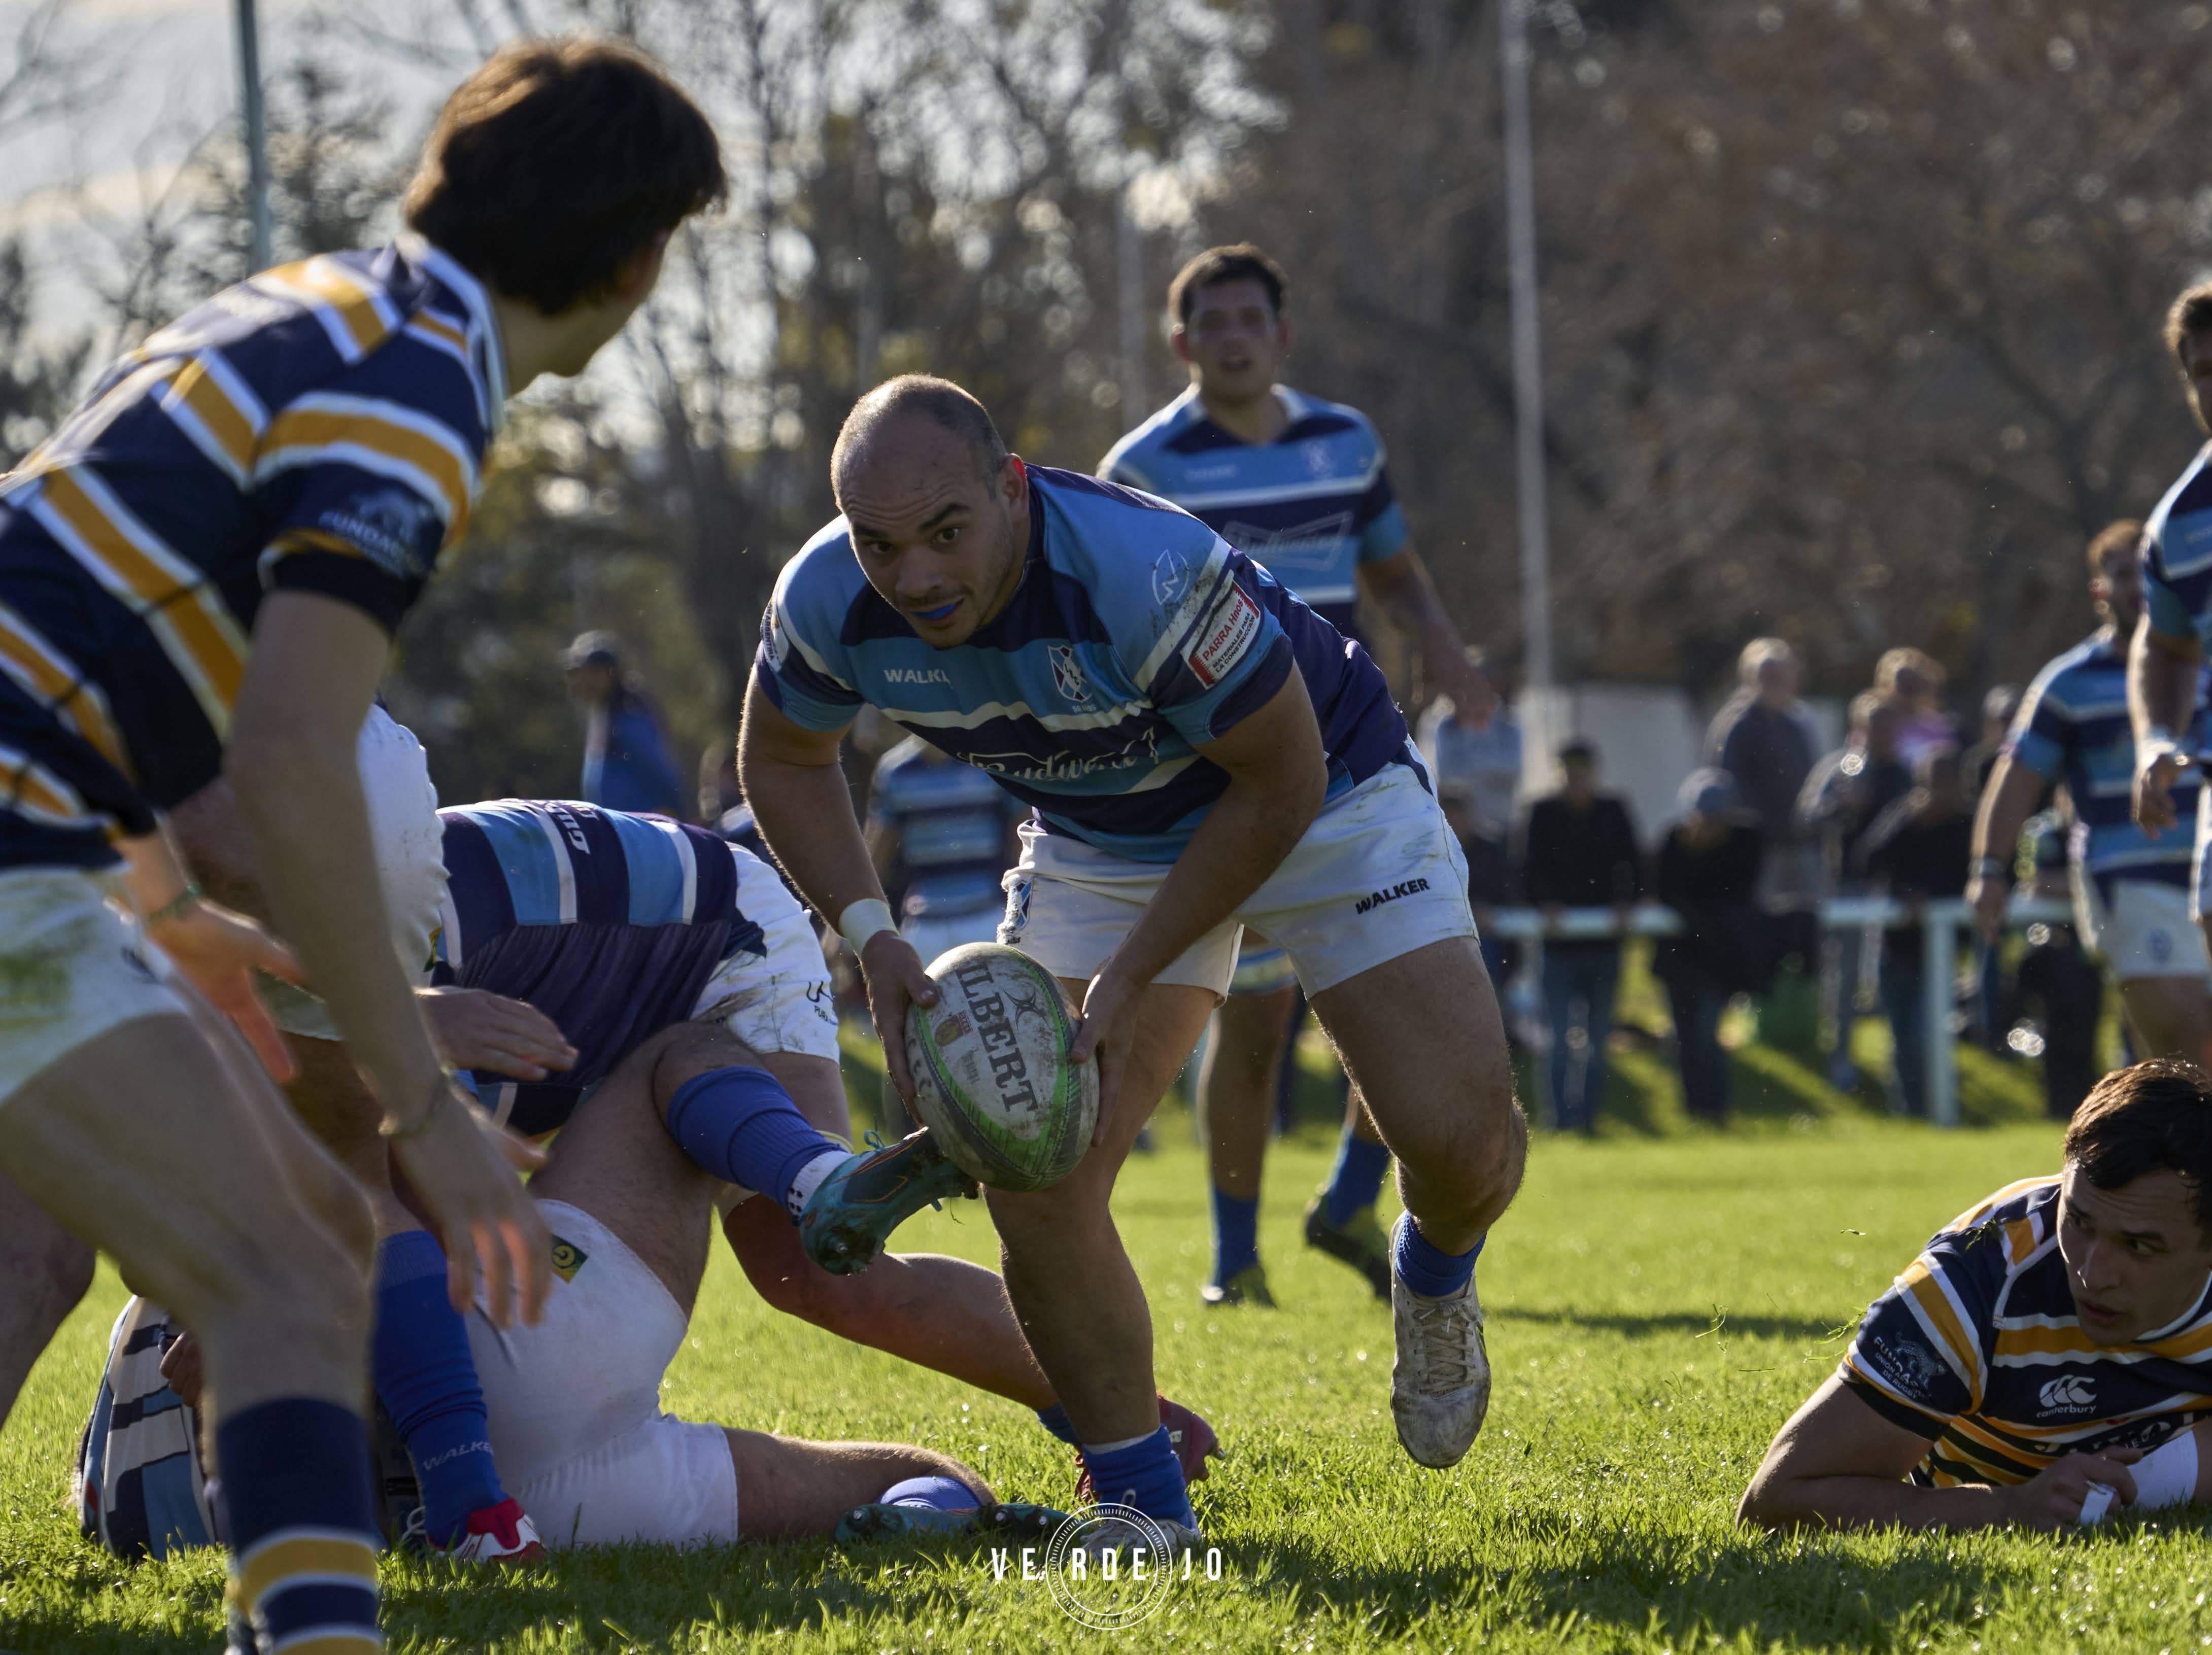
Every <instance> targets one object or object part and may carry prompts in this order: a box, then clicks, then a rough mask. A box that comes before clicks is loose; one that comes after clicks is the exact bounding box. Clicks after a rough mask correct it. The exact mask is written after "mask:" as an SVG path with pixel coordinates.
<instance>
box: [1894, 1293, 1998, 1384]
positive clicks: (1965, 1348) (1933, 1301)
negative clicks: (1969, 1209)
mask: <svg viewBox="0 0 2212 1655" xmlns="http://www.w3.org/2000/svg"><path fill="white" fill-rule="evenodd" d="M1897 1284H1898V1286H1899V1287H1901V1288H1904V1289H1905V1291H1906V1292H1907V1293H1909V1294H1911V1295H1912V1304H1913V1306H1914V1307H1915V1308H1916V1309H1917V1311H1918V1312H1919V1314H1920V1319H1921V1320H1922V1322H1923V1324H1924V1325H1926V1326H1927V1328H1928V1329H1929V1331H1930V1332H1932V1333H1933V1334H1934V1335H1935V1336H1936V1337H1937V1339H1939V1340H1940V1341H1941V1342H1942V1344H1943V1346H1944V1347H1945V1352H1946V1354H1947V1355H1948V1356H1949V1357H1950V1359H1951V1365H1952V1367H1954V1368H1955V1369H1956V1370H1957V1372H1958V1374H1959V1377H1960V1379H1963V1380H1965V1381H1966V1390H1967V1392H1968V1394H1969V1396H1970V1397H1972V1401H1971V1403H1969V1406H1972V1407H1979V1406H1980V1405H1981V1400H1982V1379H1981V1373H1982V1350H1981V1345H1980V1343H1978V1341H1976V1340H1975V1339H1974V1338H1973V1337H1971V1336H1970V1335H1969V1334H1968V1333H1967V1331H1966V1325H1965V1324H1964V1323H1962V1322H1960V1319H1959V1312H1958V1310H1957V1308H1956V1307H1955V1306H1954V1305H1953V1304H1952V1303H1951V1298H1950V1295H1949V1294H1947V1293H1946V1292H1944V1290H1943V1284H1942V1281H1941V1280H1939V1279H1938V1278H1937V1277H1936V1275H1935V1274H1934V1273H1933V1272H1932V1271H1930V1270H1929V1268H1928V1266H1927V1264H1925V1263H1924V1262H1923V1261H1922V1260H1920V1259H1917V1258H1916V1259H1914V1260H1913V1261H1912V1262H1911V1264H1907V1265H1906V1266H1905V1274H1903V1275H1902V1276H1899V1277H1898V1278H1897Z"/></svg>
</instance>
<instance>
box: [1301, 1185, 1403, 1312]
mask: <svg viewBox="0 0 2212 1655" xmlns="http://www.w3.org/2000/svg"><path fill="white" fill-rule="evenodd" d="M1306 1246H1310V1247H1314V1248H1316V1249H1318V1250H1319V1251H1321V1252H1325V1253H1327V1254H1328V1256H1329V1257H1330V1258H1335V1259H1340V1260H1341V1261H1342V1262H1343V1263H1345V1264H1349V1265H1351V1266H1352V1269H1354V1270H1358V1272H1359V1273H1360V1274H1361V1275H1362V1276H1365V1277H1366V1278H1367V1285H1368V1286H1369V1287H1370V1288H1374V1289H1375V1296H1376V1298H1377V1299H1388V1298H1389V1296H1390V1239H1389V1237H1388V1236H1386V1235H1384V1234H1383V1227H1382V1225H1380V1224H1378V1223H1376V1222H1375V1209H1374V1208H1373V1207H1371V1206H1367V1207H1362V1208H1361V1209H1359V1210H1358V1212H1356V1213H1354V1214H1352V1216H1351V1217H1350V1218H1348V1219H1346V1220H1345V1222H1343V1223H1342V1224H1341V1225H1337V1224H1332V1223H1330V1222H1328V1197H1327V1195H1326V1193H1324V1194H1322V1195H1317V1196H1316V1197H1314V1198H1313V1200H1312V1201H1311V1202H1310V1203H1308V1204H1307V1207H1306Z"/></svg>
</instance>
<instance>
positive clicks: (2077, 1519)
mask: <svg viewBox="0 0 2212 1655" xmlns="http://www.w3.org/2000/svg"><path fill="white" fill-rule="evenodd" d="M2141 1458H2142V1450H2140V1449H2136V1448H2107V1449H2106V1450H2105V1451H2104V1452H2102V1453H2096V1454H2068V1455H2066V1456H2065V1457H2064V1458H2062V1459H2058V1460H2056V1461H2054V1462H2053V1463H2052V1464H2049V1465H2046V1466H2045V1467H2044V1468H2043V1470H2040V1471H2039V1472H2037V1473H2036V1475H2035V1476H2034V1477H2033V1479H2031V1480H2030V1481H2028V1482H2023V1483H2021V1484H2020V1485H2019V1486H2018V1487H2017V1488H2008V1489H2007V1490H2006V1491H2005V1505H2006V1508H2007V1515H2008V1517H2009V1518H2010V1519H2011V1520H2012V1521H2013V1522H2015V1523H2017V1524H2019V1525H2021V1527H2023V1528H2029V1529H2049V1530H2051V1531H2057V1532H2063V1531H2066V1530H2069V1529H2078V1528H2080V1527H2081V1502H2082V1501H2083V1500H2087V1498H2088V1497H2089V1485H2090V1484H2091V1483H2093V1482H2101V1483H2103V1484H2104V1485H2105V1486H2106V1488H2110V1489H2112V1491H2113V1494H2112V1501H2113V1504H2114V1505H2115V1506H2132V1505H2134V1504H2135V1503H2136V1480H2135V1478H2134V1476H2132V1475H2131V1474H2130V1472H2129V1470H2128V1467H2129V1466H2130V1465H2132V1464H2135V1463H2136V1461H2137V1460H2139V1459H2141Z"/></svg>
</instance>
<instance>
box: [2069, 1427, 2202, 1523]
mask: <svg viewBox="0 0 2212 1655" xmlns="http://www.w3.org/2000/svg"><path fill="white" fill-rule="evenodd" d="M2128 1470H2129V1474H2130V1476H2133V1477H2134V1478H2135V1481H2136V1503H2135V1504H2134V1505H2133V1506H2130V1507H2129V1509H2130V1511H2137V1512H2152V1511H2156V1510H2158V1509H2159V1508H2160V1506H2185V1505H2187V1504H2188V1503H2189V1502H2190V1501H2191V1500H2194V1499H2196V1498H2197V1434H2196V1432H2194V1431H2184V1432H2183V1433H2181V1434H2180V1435H2179V1436H2177V1437H2175V1438H2174V1439H2172V1440H2171V1441H2170V1442H2168V1443H2166V1445H2165V1446H2163V1447H2160V1448H2156V1449H2154V1450H2152V1451H2151V1452H2149V1453H2148V1454H2145V1455H2144V1456H2143V1457H2142V1458H2141V1459H2139V1460H2137V1461H2136V1463H2135V1464H2133V1465H2131V1466H2130V1467H2129V1468H2128ZM2118 1498H2119V1491H2118V1489H2116V1488H2112V1486H2111V1485H2110V1484H2109V1483H2104V1482H2093V1483H2091V1484H2090V1485H2089V1492H2088V1493H2087V1494H2084V1495H2082V1497H2081V1526H2082V1527H2083V1528H2085V1529H2090V1528H2094V1527H2095V1526H2096V1525H2098V1524H2100V1523H2101V1522H2103V1521H2104V1520H2105V1519H2106V1516H2107V1515H2108V1514H2109V1513H2111V1511H2112V1502H2113V1501H2114V1500H2117V1499H2118Z"/></svg>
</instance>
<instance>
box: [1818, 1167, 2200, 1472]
mask: <svg viewBox="0 0 2212 1655" xmlns="http://www.w3.org/2000/svg"><path fill="white" fill-rule="evenodd" d="M1837 1377H1838V1378H1839V1379H1842V1380H1843V1382H1844V1385H1847V1386H1848V1387H1850V1390H1851V1391H1853V1392H1854V1393H1855V1394H1856V1395H1857V1396H1858V1397H1861V1398H1862V1399H1863V1401H1865V1402H1866V1403H1868V1404H1869V1406H1870V1407H1872V1408H1873V1409H1874V1410H1875V1412H1876V1413H1878V1414H1880V1415H1881V1416H1883V1417H1884V1418H1885V1419H1887V1420H1889V1421H1891V1422H1893V1423H1894V1424H1897V1425H1899V1426H1902V1427H1903V1428H1905V1429H1906V1430H1908V1431H1911V1432H1912V1433H1913V1434H1915V1435H1917V1436H1922V1437H1925V1438H1928V1439H1929V1445H1928V1453H1927V1456H1926V1458H1923V1460H1922V1461H1921V1462H1920V1464H1918V1465H1917V1466H1916V1467H1915V1468H1914V1470H1913V1473H1912V1480H1913V1481H1914V1482H1918V1483H1921V1484H1923V1486H1929V1487H1935V1488H1953V1487H1955V1486H1957V1485H1958V1484H1960V1483H1962V1482H1983V1483H2016V1482H2027V1480H2028V1479H2029V1478H2031V1477H2033V1476H2035V1475H2036V1473H2037V1472H2039V1471H2040V1470H2043V1469H2044V1468H2045V1466H2047V1465H2049V1464H2051V1462H2052V1461H2053V1460H2055V1459H2057V1458H2059V1457H2060V1456H2061V1455H2063V1454H2070V1453H2094V1452H2100V1451H2101V1450H2103V1449H2106V1448H2115V1447H2127V1448H2144V1449H2148V1448H2154V1447H2156V1446H2158V1445H2159V1444H2160V1443H2162V1442H2164V1441H2165V1440H2166V1439H2167V1438H2168V1437H2170V1436H2172V1435H2173V1434H2174V1433H2176V1432H2177V1431H2180V1430H2184V1429H2186V1428H2188V1427H2190V1426H2191V1425H2194V1424H2195V1423H2196V1422H2197V1421H2199V1420H2201V1419H2205V1418H2208V1417H2212V1291H2208V1292H2207V1293H2206V1294H2203V1295H2202V1296H2200V1297H2199V1299H2198V1300H2197V1303H2196V1305H2195V1306H2193V1307H2191V1310H2190V1311H2189V1312H2188V1313H2187V1314H2186V1315H2185V1316H2183V1317H2182V1318H2181V1319H2179V1321H2176V1322H2174V1323H2173V1324H2172V1325H2170V1326H2167V1327H2163V1328H2160V1329H2158V1330H2157V1331H2154V1332H2153V1333H2151V1334H2150V1335H2148V1337H2144V1338H2142V1339H2141V1340H2138V1341H2137V1342H2136V1343H2133V1344H2126V1345H2099V1344H2095V1343H2091V1341H2090V1339H2089V1337H2088V1335H2087V1334H2086V1333H2084V1332H2083V1331H2081V1320H2080V1319H2079V1318H2078V1317H2077V1316H2076V1315H2075V1309H2074V1294H2073V1291H2072V1289H2071V1288H2069V1286H2068V1285H2067V1275H2066V1261H2065V1259H2064V1258H2062V1257H2061V1256H2060V1255H2059V1251H2058V1180H2057V1179H2056V1178H2031V1179H2023V1180H2021V1182H2020V1183H2017V1184H2009V1185H2006V1186H2005V1187H2004V1188H2003V1189H2002V1190H1999V1191H1997V1192H1996V1194H1995V1195H1992V1196H1990V1197H1989V1198H1988V1199H1987V1200H1985V1201H1983V1202H1980V1203H1978V1204H1976V1205H1975V1206H1973V1207H1971V1208H1969V1209H1967V1210H1966V1212H1964V1213H1961V1214H1960V1215H1959V1216H1958V1217H1957V1218H1955V1219H1954V1220H1953V1221H1952V1222H1950V1223H1949V1224H1948V1225H1946V1226H1945V1227H1944V1228H1943V1229H1942V1231H1941V1232H1939V1233H1938V1234H1937V1235H1936V1238H1935V1239H1934V1240H1931V1241H1930V1242H1929V1244H1928V1246H1927V1247H1926V1248H1925V1249H1924V1250H1923V1252H1922V1253H1921V1255H1920V1257H1919V1258H1917V1259H1915V1260H1914V1261H1913V1262H1912V1264H1911V1265H1910V1266H1908V1267H1907V1269H1906V1270H1905V1274H1904V1275H1902V1276H1899V1277H1898V1278H1897V1280H1896V1282H1894V1283H1893V1285H1892V1286H1891V1288H1890V1289H1889V1291H1888V1292H1887V1293H1885V1294H1882V1296H1881V1298H1879V1299H1877V1300H1875V1301H1874V1305H1873V1306H1872V1307H1871V1308H1870V1309H1869V1311H1868V1312H1867V1315H1866V1320H1865V1321H1864V1322H1863V1323H1862V1324H1860V1326H1859V1331H1858V1337H1857V1338H1855V1339H1853V1340H1852V1341H1851V1346H1850V1350H1848V1351H1847V1352H1845V1353H1844V1361H1843V1366H1842V1367H1840V1368H1839V1369H1838V1370H1837Z"/></svg>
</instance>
